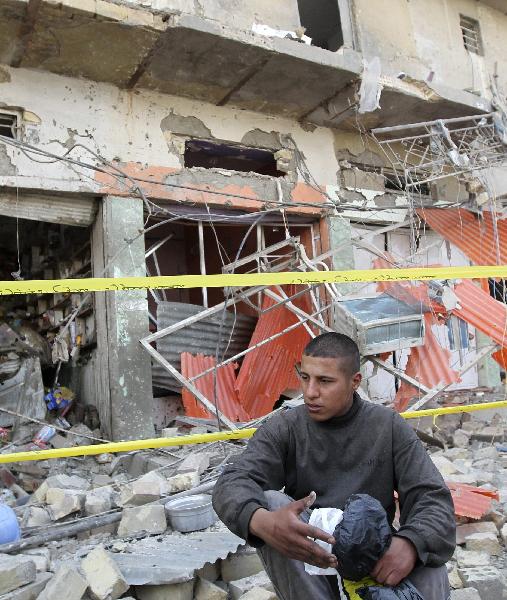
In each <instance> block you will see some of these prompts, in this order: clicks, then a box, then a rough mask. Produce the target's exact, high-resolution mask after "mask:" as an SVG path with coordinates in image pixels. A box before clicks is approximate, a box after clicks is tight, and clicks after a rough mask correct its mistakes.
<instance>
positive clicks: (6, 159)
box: [0, 144, 18, 175]
mask: <svg viewBox="0 0 507 600" xmlns="http://www.w3.org/2000/svg"><path fill="white" fill-rule="evenodd" d="M17 172H18V169H17V168H16V166H15V165H14V163H13V162H12V160H11V158H10V156H9V155H8V154H7V147H6V146H5V144H0V175H16V174H17Z"/></svg>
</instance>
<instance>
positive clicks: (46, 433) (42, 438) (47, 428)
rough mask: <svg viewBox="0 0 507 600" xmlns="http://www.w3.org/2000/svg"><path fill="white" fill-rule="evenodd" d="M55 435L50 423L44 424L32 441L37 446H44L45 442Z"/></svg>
mask: <svg viewBox="0 0 507 600" xmlns="http://www.w3.org/2000/svg"><path fill="white" fill-rule="evenodd" d="M55 435H56V429H55V428H54V427H51V425H44V427H42V428H41V429H40V430H39V432H38V433H37V435H36V436H35V437H34V438H33V443H34V444H35V445H36V446H38V447H39V448H46V444H47V442H49V440H50V439H51V438H53V437H54V436H55Z"/></svg>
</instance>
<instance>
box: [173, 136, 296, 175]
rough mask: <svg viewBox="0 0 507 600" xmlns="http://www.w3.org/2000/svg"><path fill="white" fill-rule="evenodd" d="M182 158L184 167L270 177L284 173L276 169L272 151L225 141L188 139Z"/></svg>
mask: <svg viewBox="0 0 507 600" xmlns="http://www.w3.org/2000/svg"><path fill="white" fill-rule="evenodd" d="M184 160H185V167H204V168H205V169H225V170H227V171H241V172H244V173H259V174H260V175H270V176H272V177H283V176H284V175H285V172H283V171H280V170H278V165H277V160H276V158H275V153H274V152H273V151H271V150H265V149H261V148H250V147H247V146H240V145H239V144H232V143H227V142H217V141H210V140H188V141H186V142H185V155H184Z"/></svg>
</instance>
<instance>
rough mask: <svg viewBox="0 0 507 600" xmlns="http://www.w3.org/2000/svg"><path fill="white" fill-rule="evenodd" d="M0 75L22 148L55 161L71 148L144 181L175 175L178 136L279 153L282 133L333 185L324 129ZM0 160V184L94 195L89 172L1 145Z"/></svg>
mask: <svg viewBox="0 0 507 600" xmlns="http://www.w3.org/2000/svg"><path fill="white" fill-rule="evenodd" d="M0 74H2V77H0V97H1V99H2V105H3V106H4V107H20V109H21V112H23V113H24V115H25V119H26V121H25V135H24V139H25V141H27V142H28V143H31V144H33V145H35V146H37V147H38V148H41V149H44V150H47V151H49V152H52V153H55V154H58V155H62V154H64V153H65V152H67V151H68V150H69V149H70V148H71V147H72V146H73V145H74V144H77V143H79V144H83V145H85V146H87V147H88V148H90V149H91V150H93V151H94V152H96V153H98V154H100V155H101V156H103V157H104V158H105V159H107V160H114V161H120V162H121V163H123V164H124V165H131V166H135V167H136V168H139V169H145V170H150V169H151V171H150V172H149V173H145V175H146V176H155V175H156V174H157V172H161V171H157V170H160V169H162V170H165V171H164V172H165V173H167V174H169V173H170V172H177V171H179V170H181V169H182V159H181V151H182V140H183V139H184V137H185V136H195V137H198V138H203V137H205V138H216V139H219V140H230V141H233V142H238V143H244V144H250V145H253V146H256V145H257V146H261V147H273V148H275V147H277V146H278V147H280V142H279V141H278V137H277V136H278V134H290V135H292V137H293V139H294V141H295V142H296V144H297V146H298V147H299V149H300V150H301V152H302V153H303V155H304V156H305V157H306V160H307V163H308V166H309V169H310V171H311V172H312V174H313V176H314V177H315V178H316V180H317V181H318V182H319V183H321V184H331V185H332V184H336V182H337V171H338V168H339V167H338V161H337V158H336V155H335V152H334V140H335V135H334V134H333V133H332V132H331V130H328V129H325V128H317V129H315V130H313V131H305V130H304V129H302V127H301V126H300V125H299V124H298V123H296V122H295V121H291V120H287V119H281V118H276V117H269V116H263V115H260V114H258V113H253V112H249V111H241V110H235V109H231V108H228V107H216V106H213V105H210V104H205V103H201V102H195V101H189V100H186V99H182V98H177V97H173V96H167V95H163V94H157V93H153V92H145V91H143V92H139V91H134V92H129V91H125V90H119V89H118V88H115V87H113V86H111V85H107V84H99V83H93V82H88V81H84V80H79V79H71V78H66V77H62V76H58V75H53V74H50V73H42V72H37V71H30V70H25V69H12V68H8V67H3V66H0ZM34 90H37V93H34ZM0 156H1V157H2V159H1V161H0V185H5V186H12V187H16V186H20V187H29V188H32V189H42V190H55V191H76V192H83V193H97V192H99V191H100V189H101V183H100V182H99V181H98V180H97V177H96V174H95V173H94V171H90V170H85V169H82V168H79V167H75V166H69V165H66V164H63V163H61V162H53V163H49V164H47V163H46V164H40V163H37V162H33V161H32V160H30V159H29V158H27V157H26V156H25V155H24V154H22V153H20V152H19V151H18V150H17V149H15V148H13V147H12V146H4V145H3V144H0ZM69 156H70V157H72V158H75V159H81V160H83V161H86V162H89V163H92V164H96V163H97V162H98V161H97V160H96V159H95V158H94V156H93V155H91V154H90V153H89V152H87V151H86V150H84V149H83V148H80V147H78V148H75V149H74V150H72V152H71V153H70V155H69ZM200 173H201V174H202V171H194V179H195V182H198V181H202V180H204V179H205V178H206V176H208V174H207V173H204V174H202V175H200V176H198V175H199V174H200ZM216 176H217V177H218V174H216ZM221 177H222V179H223V180H225V181H226V182H227V184H232V183H234V182H235V181H239V180H237V179H236V178H235V176H233V177H231V176H227V175H221ZM251 179H252V181H254V182H255V184H256V185H257V186H258V187H259V190H260V191H263V192H264V193H268V192H270V193H273V194H275V193H276V189H275V186H274V185H273V183H272V181H271V180H270V179H269V178H267V177H263V176H257V177H255V178H251ZM259 193H260V192H259Z"/></svg>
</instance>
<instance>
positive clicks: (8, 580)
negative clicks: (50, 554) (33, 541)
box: [0, 554, 37, 594]
mask: <svg viewBox="0 0 507 600" xmlns="http://www.w3.org/2000/svg"><path fill="white" fill-rule="evenodd" d="M36 576H37V569H36V567H35V562H34V561H33V560H32V559H31V558H27V557H20V556H9V555H7V554H0V594H7V593H8V592H11V591H12V590H15V589H17V588H19V587H21V586H22V585H27V584H28V583H32V582H33V581H35V578H36Z"/></svg>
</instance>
